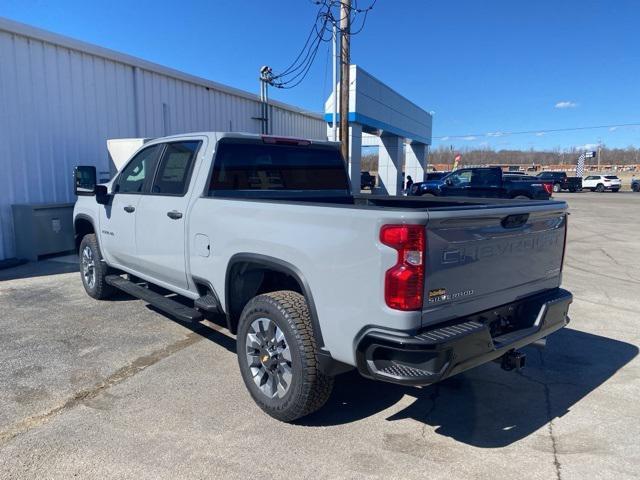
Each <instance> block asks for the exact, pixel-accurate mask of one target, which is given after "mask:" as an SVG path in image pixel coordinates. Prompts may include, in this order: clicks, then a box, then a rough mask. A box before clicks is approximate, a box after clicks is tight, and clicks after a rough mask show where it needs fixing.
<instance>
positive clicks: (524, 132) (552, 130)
mask: <svg viewBox="0 0 640 480" xmlns="http://www.w3.org/2000/svg"><path fill="white" fill-rule="evenodd" d="M638 126H640V123H616V124H611V125H594V126H589V127H567V128H550V129H545V130H521V131H513V132H503V131H496V132H485V133H467V134H466V135H439V136H435V137H433V138H434V139H437V140H443V139H444V140H448V139H451V138H452V139H455V138H462V139H464V138H468V137H502V136H506V135H530V134H547V133H556V132H575V131H579V130H597V129H600V128H620V127H638Z"/></svg>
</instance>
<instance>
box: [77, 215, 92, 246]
mask: <svg viewBox="0 0 640 480" xmlns="http://www.w3.org/2000/svg"><path fill="white" fill-rule="evenodd" d="M73 229H74V231H75V233H76V238H75V240H76V250H78V249H79V248H80V242H82V238H83V237H84V236H85V235H89V234H90V233H96V231H95V229H94V228H93V224H92V223H91V221H89V220H87V219H86V218H77V219H76V221H75V222H74V224H73Z"/></svg>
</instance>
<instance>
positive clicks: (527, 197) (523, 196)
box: [511, 195, 531, 200]
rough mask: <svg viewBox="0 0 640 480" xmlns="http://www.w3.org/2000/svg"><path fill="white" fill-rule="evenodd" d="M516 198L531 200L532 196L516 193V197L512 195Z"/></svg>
mask: <svg viewBox="0 0 640 480" xmlns="http://www.w3.org/2000/svg"><path fill="white" fill-rule="evenodd" d="M511 198H513V199H514V200H531V197H529V196H527V195H516V196H514V197H511Z"/></svg>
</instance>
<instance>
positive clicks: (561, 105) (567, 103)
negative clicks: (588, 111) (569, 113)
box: [556, 100, 578, 108]
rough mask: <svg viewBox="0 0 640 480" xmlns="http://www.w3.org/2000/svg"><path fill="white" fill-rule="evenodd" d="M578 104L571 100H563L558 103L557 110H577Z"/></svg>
mask: <svg viewBox="0 0 640 480" xmlns="http://www.w3.org/2000/svg"><path fill="white" fill-rule="evenodd" d="M577 106H578V104H577V103H576V102H572V101H569V100H563V101H561V102H557V103H556V108H576V107H577Z"/></svg>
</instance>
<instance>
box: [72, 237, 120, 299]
mask: <svg viewBox="0 0 640 480" xmlns="http://www.w3.org/2000/svg"><path fill="white" fill-rule="evenodd" d="M78 253H79V256H80V276H81V278H82V285H83V286H84V289H85V291H86V292H87V294H88V295H89V296H90V297H93V298H95V299H96V300H105V299H107V298H109V297H110V296H112V295H113V292H114V289H113V287H112V286H111V285H109V284H108V283H107V282H106V281H105V277H106V276H107V275H108V274H109V267H108V266H107V264H106V263H105V262H104V260H103V258H102V253H101V252H100V246H99V245H98V239H97V238H96V236H95V234H93V233H91V234H89V235H85V236H84V237H83V238H82V241H81V242H80V251H79V252H78Z"/></svg>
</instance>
